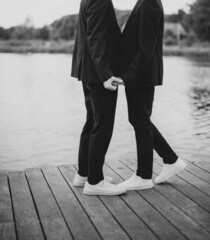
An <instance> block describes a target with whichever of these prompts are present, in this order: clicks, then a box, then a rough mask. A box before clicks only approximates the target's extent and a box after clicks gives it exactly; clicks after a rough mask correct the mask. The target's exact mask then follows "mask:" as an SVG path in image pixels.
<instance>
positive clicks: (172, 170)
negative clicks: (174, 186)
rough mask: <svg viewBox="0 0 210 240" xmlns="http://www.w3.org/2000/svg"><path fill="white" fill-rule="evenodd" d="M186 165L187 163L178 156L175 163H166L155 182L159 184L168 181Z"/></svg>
mask: <svg viewBox="0 0 210 240" xmlns="http://www.w3.org/2000/svg"><path fill="white" fill-rule="evenodd" d="M186 166H187V164H186V163H185V162H184V161H183V160H182V159H181V158H178V159H177V161H176V162H175V163H173V164H164V165H163V167H162V170H161V173H160V175H159V176H158V177H157V178H156V179H155V183H156V184H159V183H163V182H165V181H167V180H168V179H169V178H171V177H173V176H174V175H175V174H178V173H180V172H181V171H182V170H183V169H184V168H186Z"/></svg>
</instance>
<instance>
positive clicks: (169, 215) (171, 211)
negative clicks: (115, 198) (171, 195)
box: [122, 164, 210, 240]
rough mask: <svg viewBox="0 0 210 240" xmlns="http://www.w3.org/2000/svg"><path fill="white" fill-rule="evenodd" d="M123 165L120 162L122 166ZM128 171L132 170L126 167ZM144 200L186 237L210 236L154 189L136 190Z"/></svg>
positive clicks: (202, 239)
mask: <svg viewBox="0 0 210 240" xmlns="http://www.w3.org/2000/svg"><path fill="white" fill-rule="evenodd" d="M123 166H125V165H123V164H122V167H123ZM126 170H127V171H128V172H130V174H131V173H133V171H132V170H130V169H128V168H126ZM137 192H138V193H139V194H140V195H141V196H142V197H143V198H144V199H145V200H146V201H148V202H149V203H150V204H151V205H152V206H153V207H154V208H155V209H157V210H158V211H159V212H160V213H161V214H162V215H163V216H164V217H165V218H166V219H168V220H169V221H170V222H171V223H172V224H173V225H174V226H175V227H176V228H177V229H179V231H181V232H182V233H183V234H184V235H185V236H186V237H187V238H189V239H192V240H193V239H194V240H204V239H206V240H207V239H209V238H210V233H208V232H207V231H206V230H205V229H204V228H202V227H201V226H200V225H199V224H198V223H196V222H195V221H194V220H193V219H192V218H190V217H189V216H187V215H186V214H184V212H183V211H181V210H180V209H179V208H177V207H176V206H175V205H174V204H172V203H171V202H170V201H169V200H168V199H167V198H165V197H164V196H163V195H162V194H160V193H159V192H158V191H156V190H155V189H149V190H141V191H137Z"/></svg>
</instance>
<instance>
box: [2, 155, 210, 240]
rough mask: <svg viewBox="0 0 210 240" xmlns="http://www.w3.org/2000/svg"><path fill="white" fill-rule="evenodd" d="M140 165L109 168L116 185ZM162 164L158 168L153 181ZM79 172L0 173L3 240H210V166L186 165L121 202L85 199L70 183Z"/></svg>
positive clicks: (70, 169) (55, 169) (64, 168)
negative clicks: (167, 178) (179, 170)
mask: <svg viewBox="0 0 210 240" xmlns="http://www.w3.org/2000/svg"><path fill="white" fill-rule="evenodd" d="M135 168H136V161H135V160H134V159H128V160H126V161H113V162H110V161H109V162H107V163H106V166H105V169H104V171H105V173H106V175H109V176H112V177H113V178H114V180H115V182H117V183H118V182H121V181H122V180H123V179H126V178H128V177H129V176H130V175H131V174H132V171H133V170H135ZM160 169H161V162H160V161H159V160H158V159H157V160H156V161H155V162H154V176H156V175H157V174H158V173H159V172H160ZM75 171H76V166H74V165H68V166H58V167H44V168H42V169H28V170H26V171H24V172H9V173H5V172H0V240H6V239H7V240H13V239H16V240H42V239H47V240H70V239H75V240H77V239H78V240H79V239H80V240H81V239H84V240H95V239H113V240H125V239H136V240H156V239H161V240H170V239H171V240H184V239H189V240H209V239H210V163H208V162H207V161H206V162H204V161H201V162H196V163H190V162H189V163H188V167H187V169H186V170H184V171H183V172H182V173H181V174H179V175H178V176H175V177H173V178H172V179H171V180H170V181H168V182H167V183H165V184H162V185H158V186H155V188H154V189H152V190H151V189H150V190H141V191H131V192H128V193H126V194H125V195H122V196H118V197H105V196H100V197H97V196H92V197H90V196H85V195H83V193H82V188H75V187H73V185H72V180H73V178H74V174H75Z"/></svg>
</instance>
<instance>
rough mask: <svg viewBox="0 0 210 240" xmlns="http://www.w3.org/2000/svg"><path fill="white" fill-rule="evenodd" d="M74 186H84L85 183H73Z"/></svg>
mask: <svg viewBox="0 0 210 240" xmlns="http://www.w3.org/2000/svg"><path fill="white" fill-rule="evenodd" d="M73 186H74V187H84V186H85V183H73Z"/></svg>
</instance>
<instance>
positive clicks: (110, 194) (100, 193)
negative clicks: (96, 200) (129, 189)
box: [83, 190, 126, 196]
mask: <svg viewBox="0 0 210 240" xmlns="http://www.w3.org/2000/svg"><path fill="white" fill-rule="evenodd" d="M83 193H84V194H85V195H89V196H98V195H100V196H118V195H122V194H125V193H126V191H125V190H123V191H119V192H116V193H106V192H97V191H95V192H93V191H87V190H84V191H83Z"/></svg>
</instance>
